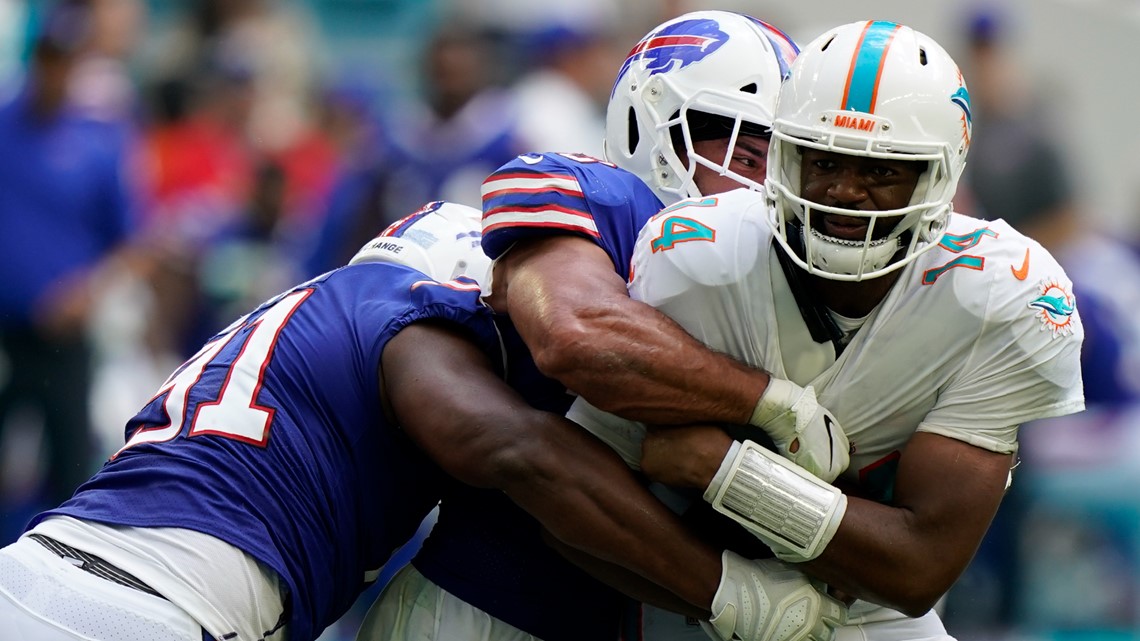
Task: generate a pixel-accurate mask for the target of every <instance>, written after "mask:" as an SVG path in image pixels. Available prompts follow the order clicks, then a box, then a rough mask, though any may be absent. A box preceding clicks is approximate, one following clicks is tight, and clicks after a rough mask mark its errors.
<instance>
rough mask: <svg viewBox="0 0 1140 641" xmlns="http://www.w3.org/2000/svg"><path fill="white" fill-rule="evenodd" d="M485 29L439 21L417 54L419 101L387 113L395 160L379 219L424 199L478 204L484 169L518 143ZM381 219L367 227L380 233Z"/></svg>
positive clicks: (513, 150) (505, 156)
mask: <svg viewBox="0 0 1140 641" xmlns="http://www.w3.org/2000/svg"><path fill="white" fill-rule="evenodd" d="M493 54H494V48H493V47H492V46H491V43H490V42H489V40H488V38H487V36H486V34H484V33H481V32H477V31H474V30H472V29H469V28H467V27H464V26H460V25H459V24H457V23H448V24H445V25H442V26H441V27H440V28H438V29H437V31H436V32H435V33H434V34H433V35H432V37H431V38H430V39H429V40H428V41H427V43H426V47H425V49H424V50H423V52H422V54H421V55H422V57H421V62H422V65H423V74H422V82H423V86H422V92H421V96H420V98H421V100H415V101H412V102H411V103H410V104H408V105H404V106H403V108H402V109H399V110H397V112H396V113H395V114H394V115H393V117H392V121H391V126H390V132H391V135H392V143H393V147H394V149H393V152H394V163H393V167H392V171H393V175H392V177H391V183H392V184H394V185H398V186H399V188H398V189H390V190H388V192H387V195H386V196H387V197H386V199H385V200H386V202H385V204H384V206H383V209H384V212H382V220H381V221H378V222H381V223H385V224H386V222H391V221H392V220H395V219H396V218H399V217H401V216H403V215H405V214H408V213H410V212H412V211H415V210H416V209H419V207H420V206H421V205H423V204H424V203H425V202H427V201H431V200H448V201H451V202H457V203H461V204H464V205H470V206H473V207H478V206H480V204H481V202H482V200H481V198H480V194H479V190H480V186H481V184H482V182H483V179H484V178H486V177H487V174H489V173H491V172H492V171H493V170H495V169H497V168H498V167H499V166H501V165H502V164H503V163H505V162H506V161H508V160H510V159H511V158H513V157H514V156H515V155H517V154H519V153H521V152H522V151H525V150H524V149H523V148H522V143H521V140H520V139H519V137H518V135H517V132H516V130H515V127H516V122H517V119H516V115H517V114H516V107H515V105H514V103H513V101H512V99H511V96H510V94H509V92H507V91H505V90H504V89H503V88H502V87H500V86H499V85H498V84H497V82H498V81H499V78H497V76H496V74H497V70H498V68H499V64H500V61H499V60H498V59H497V58H496V57H495V56H494V55H493ZM383 226H384V225H383V224H380V225H376V226H373V229H374V230H376V231H379V230H381V229H383Z"/></svg>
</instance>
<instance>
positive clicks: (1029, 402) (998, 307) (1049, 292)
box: [918, 250, 1084, 452]
mask: <svg viewBox="0 0 1140 641" xmlns="http://www.w3.org/2000/svg"><path fill="white" fill-rule="evenodd" d="M1034 260H1035V261H1036V262H1037V263H1038V264H1039V265H1040V267H1042V268H1044V269H1043V270H1042V271H1043V272H1044V273H1043V274H1042V273H1041V272H1039V274H1040V275H1041V278H1040V279H1035V278H1030V279H1027V280H1026V281H1025V282H1019V281H1016V280H1014V279H1013V278H995V279H994V280H993V282H992V283H991V286H990V287H989V292H988V297H987V300H986V303H985V306H986V307H985V316H984V319H983V324H982V327H981V331H980V332H979V333H978V335H977V339H976V342H975V344H974V345H973V348H972V350H971V352H970V354H969V356H968V358H967V359H966V361H965V363H964V366H963V367H962V370H961V371H960V372H958V373H956V374H955V375H954V377H953V378H951V379H950V380H949V381H948V383H947V385H946V387H945V388H944V389H943V390H941V391H940V393H939V401H938V403H937V404H936V405H935V407H934V409H933V410H932V411H931V412H930V413H929V414H928V415H927V416H926V418H925V420H924V421H923V422H922V424H921V425H920V426H919V428H918V429H919V431H925V432H933V433H937V434H942V435H944V436H949V437H951V438H956V439H959V440H963V441H966V442H968V443H971V444H973V445H976V446H978V447H983V448H986V449H989V450H993V451H996V452H1013V451H1016V449H1017V426H1018V425H1020V424H1022V423H1026V422H1028V421H1032V420H1036V419H1040V418H1048V417H1052V416H1062V415H1065V414H1071V413H1074V412H1079V411H1081V410H1082V409H1084V386H1083V381H1082V378H1081V363H1080V349H1081V341H1082V339H1083V337H1084V330H1083V328H1082V326H1081V322H1080V316H1079V314H1078V313H1077V312H1076V310H1075V304H1074V303H1075V299H1073V298H1072V291H1073V289H1072V283H1071V282H1070V281H1069V279H1068V277H1067V276H1066V275H1065V273H1064V272H1063V271H1062V269H1061V267H1060V266H1059V265H1057V264H1056V262H1054V261H1053V260H1052V257H1050V256H1048V254H1047V253H1045V252H1044V251H1043V250H1042V251H1040V252H1039V253H1035V255H1034ZM1003 275H1004V276H1008V273H1007V274H1003ZM1047 299H1050V300H1053V301H1055V302H1059V303H1060V304H1061V305H1063V306H1069V305H1071V307H1070V309H1071V317H1069V318H1067V319H1066V323H1065V324H1064V325H1063V326H1060V327H1058V326H1057V325H1056V324H1053V323H1051V322H1049V319H1048V318H1046V317H1045V316H1043V314H1045V313H1046V312H1045V311H1043V308H1042V306H1043V305H1046V304H1047V302H1048V301H1047ZM1059 318H1060V317H1059ZM983 417H984V419H985V422H984V423H981V422H980V421H981V419H982V418H983Z"/></svg>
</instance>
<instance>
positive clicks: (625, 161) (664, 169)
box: [605, 11, 799, 205]
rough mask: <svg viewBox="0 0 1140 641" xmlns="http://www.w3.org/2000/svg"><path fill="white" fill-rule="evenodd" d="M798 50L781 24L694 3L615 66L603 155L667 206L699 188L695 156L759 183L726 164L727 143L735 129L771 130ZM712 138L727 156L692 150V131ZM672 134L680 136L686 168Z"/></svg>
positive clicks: (753, 185) (755, 132)
mask: <svg viewBox="0 0 1140 641" xmlns="http://www.w3.org/2000/svg"><path fill="white" fill-rule="evenodd" d="M797 53H799V49H798V48H797V47H796V44H795V42H793V41H792V39H791V38H789V37H788V36H787V35H785V34H784V33H783V32H781V31H780V30H779V29H776V28H775V27H772V26H771V25H768V24H767V23H764V22H762V21H760V20H758V19H756V18H752V17H750V16H746V15H743V14H739V13H732V12H729V11H694V12H692V13H686V14H684V15H682V16H680V17H678V18H674V19H672V20H669V21H668V22H665V23H662V24H661V25H660V26H658V27H657V28H655V29H654V30H653V31H651V32H649V34H648V35H646V36H645V37H644V38H642V39H641V41H640V42H638V43H637V45H635V46H634V47H633V49H632V50H631V51H630V52H629V56H628V57H627V58H626V60H625V63H624V64H623V65H622V67H621V69H620V70H619V71H618V74H617V80H616V81H615V82H614V87H613V90H612V91H611V93H610V102H609V106H608V108H607V110H606V139H605V155H606V160H608V161H610V162H612V163H614V164H616V165H617V166H619V167H621V168H622V169H625V170H626V171H629V172H630V173H633V174H635V175H636V176H637V177H638V178H640V179H641V180H642V181H643V182H645V184H647V185H648V186H649V187H650V188H651V189H653V191H654V193H656V194H657V197H658V198H660V199H661V200H662V202H664V203H665V204H666V205H669V204H672V203H674V202H677V201H679V200H682V199H684V198H692V197H698V196H701V193H700V192H699V191H698V190H697V187H696V185H694V184H693V180H692V179H693V172H694V171H695V170H696V167H697V163H700V164H702V165H705V166H707V167H709V168H711V169H713V170H715V171H717V172H718V173H720V174H722V175H729V176H732V177H733V178H735V179H736V180H737V181H739V182H741V183H742V184H744V185H745V186H748V187H751V188H754V189H758V188H759V184H757V183H756V182H755V181H752V180H748V179H746V178H744V177H743V176H740V175H739V174H736V173H735V172H731V171H729V169H728V164H729V163H728V161H729V159H730V157H731V149H732V147H733V146H734V145H735V143H736V138H737V136H738V135H739V134H740V133H741V131H743V132H744V133H751V134H753V135H764V136H767V135H768V132H769V129H770V127H771V126H772V117H773V114H774V113H775V108H776V95H777V93H778V92H779V89H780V81H781V79H782V78H783V77H784V74H785V73H787V71H788V67H789V65H790V64H791V62H792V60H794V59H795V57H796V54H797ZM694 112H695V113H694ZM710 116H712V117H710ZM717 117H719V118H717ZM714 138H729V139H730V143H731V144H730V145H729V150H730V151H729V157H726V158H717V159H711V158H703V157H700V156H698V155H697V154H695V153H693V140H694V139H695V140H706V139H714ZM674 140H676V141H677V142H678V143H680V142H681V141H683V143H684V145H685V149H684V150H682V151H687V152H688V157H689V159H690V162H689V166H688V168H686V167H685V165H684V164H683V163H682V162H681V158H680V154H678V150H677V149H675V148H674Z"/></svg>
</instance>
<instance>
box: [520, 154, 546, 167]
mask: <svg viewBox="0 0 1140 641" xmlns="http://www.w3.org/2000/svg"><path fill="white" fill-rule="evenodd" d="M519 160H521V161H523V162H525V163H526V164H528V165H537V164H538V163H540V162H542V154H526V155H525V156H519Z"/></svg>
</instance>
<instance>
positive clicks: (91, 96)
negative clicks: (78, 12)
mask: <svg viewBox="0 0 1140 641" xmlns="http://www.w3.org/2000/svg"><path fill="white" fill-rule="evenodd" d="M87 2H88V3H89V4H90V6H91V13H92V16H91V22H92V33H91V44H90V46H89V47H87V50H86V52H85V55H84V56H83V57H82V58H81V59H80V60H79V61H78V62H77V63H76V66H75V69H74V70H73V71H72V77H71V87H70V94H71V101H72V102H73V103H74V104H75V106H76V107H77V108H78V109H81V110H83V111H84V113H86V114H87V115H89V116H91V117H93V118H96V119H99V120H105V121H108V122H119V123H123V124H128V123H130V124H133V123H134V120H135V118H136V116H137V115H138V114H137V113H136V110H137V107H138V105H137V100H138V96H137V90H136V88H135V83H134V80H133V79H132V78H131V76H130V69H129V62H130V60H129V58H130V56H131V54H132V53H133V52H134V50H135V45H136V43H137V41H138V39H139V35H140V34H141V31H142V27H143V25H144V24H145V22H146V15H147V13H146V5H145V4H144V3H143V1H142V0H87Z"/></svg>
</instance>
